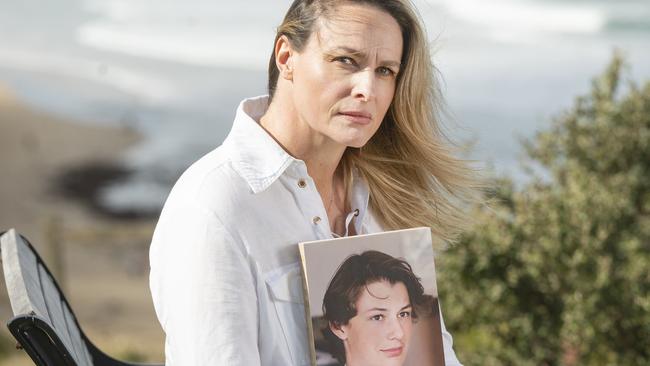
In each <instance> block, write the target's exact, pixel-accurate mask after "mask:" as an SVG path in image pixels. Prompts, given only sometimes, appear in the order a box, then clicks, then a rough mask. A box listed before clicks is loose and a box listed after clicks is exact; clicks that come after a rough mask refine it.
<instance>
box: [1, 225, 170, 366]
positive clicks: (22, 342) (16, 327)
mask: <svg viewBox="0 0 650 366" xmlns="http://www.w3.org/2000/svg"><path fill="white" fill-rule="evenodd" d="M12 231H14V230H13V229H12V230H10V231H3V232H0V238H1V237H3V236H4V235H5V234H8V235H11V234H12ZM13 234H14V235H16V237H17V238H19V239H22V243H24V245H25V246H26V249H27V250H30V251H31V252H32V253H33V254H34V257H35V258H36V263H37V266H41V267H42V268H43V269H44V270H45V272H46V273H47V274H48V275H49V276H50V277H51V278H52V282H53V284H54V286H55V288H56V290H57V292H58V294H59V296H60V299H61V300H62V302H64V303H65V304H66V305H67V306H68V309H70V313H71V314H72V318H73V321H74V324H75V325H76V327H77V329H78V330H79V334H80V337H81V340H82V342H84V344H85V346H86V347H87V348H88V352H89V353H90V356H91V358H92V362H93V365H95V366H143V365H150V366H163V364H157V365H153V364H142V363H129V362H124V361H119V360H116V359H114V358H112V357H110V356H108V355H106V354H105V353H104V352H102V351H101V350H100V349H99V348H97V347H96V346H95V345H94V344H93V343H92V342H91V341H90V339H88V337H87V336H86V334H85V333H84V332H83V330H82V329H81V327H80V326H79V322H78V321H77V317H76V316H75V315H74V312H73V311H72V307H71V306H70V303H69V302H68V300H67V299H66V298H65V295H64V293H63V291H61V288H60V287H59V284H58V283H57V281H56V278H55V277H54V276H53V275H52V273H51V272H50V270H49V268H47V265H46V264H45V262H44V261H43V259H42V258H41V256H40V255H39V254H38V252H37V251H36V249H35V248H34V247H33V245H32V244H31V243H30V242H29V240H27V238H25V237H24V236H22V235H20V234H18V233H17V232H15V231H14V233H13ZM9 240H11V239H9ZM13 241H14V242H15V245H17V246H19V245H21V243H20V240H13ZM17 250H20V248H17ZM5 265H6V264H5V263H3V267H4V266H5ZM9 295H10V300H11V301H12V302H13V301H14V299H12V298H11V292H10V293H9ZM14 315H15V317H13V318H12V319H10V320H9V321H8V322H7V327H8V328H9V331H10V332H11V334H12V335H13V336H14V338H15V339H16V341H17V342H18V344H17V346H19V347H21V348H23V349H24V351H25V352H26V353H27V354H28V355H29V357H30V358H31V359H32V361H34V364H35V365H37V366H77V363H76V362H75V360H74V359H73V357H72V355H71V353H70V350H69V349H68V348H67V347H66V346H65V344H64V343H63V342H62V341H61V337H60V335H59V333H58V332H57V330H56V329H55V328H54V327H53V325H52V324H50V323H49V322H48V321H47V320H46V319H43V318H42V317H40V316H38V315H37V314H35V313H34V312H31V313H29V314H14Z"/></svg>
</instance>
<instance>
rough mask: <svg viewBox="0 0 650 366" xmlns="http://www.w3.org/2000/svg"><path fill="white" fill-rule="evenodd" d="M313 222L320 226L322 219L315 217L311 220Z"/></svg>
mask: <svg viewBox="0 0 650 366" xmlns="http://www.w3.org/2000/svg"><path fill="white" fill-rule="evenodd" d="M311 222H313V223H314V225H318V223H319V222H320V217H319V216H314V218H313V219H311Z"/></svg>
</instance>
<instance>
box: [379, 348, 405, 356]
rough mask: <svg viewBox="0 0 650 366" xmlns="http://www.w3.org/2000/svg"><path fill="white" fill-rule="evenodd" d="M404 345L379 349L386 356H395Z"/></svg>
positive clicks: (400, 352)
mask: <svg viewBox="0 0 650 366" xmlns="http://www.w3.org/2000/svg"><path fill="white" fill-rule="evenodd" d="M403 350H404V347H394V348H386V349H382V350H381V351H382V352H383V353H384V354H385V355H386V356H388V357H397V356H399V355H401V354H402V351H403Z"/></svg>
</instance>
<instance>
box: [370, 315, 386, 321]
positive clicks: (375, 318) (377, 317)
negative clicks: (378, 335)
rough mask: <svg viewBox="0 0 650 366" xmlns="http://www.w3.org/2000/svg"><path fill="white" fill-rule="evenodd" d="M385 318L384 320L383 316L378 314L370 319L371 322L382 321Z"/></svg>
mask: <svg viewBox="0 0 650 366" xmlns="http://www.w3.org/2000/svg"><path fill="white" fill-rule="evenodd" d="M383 318H384V316H383V315H381V314H377V315H374V316H372V317H370V320H382V319H383Z"/></svg>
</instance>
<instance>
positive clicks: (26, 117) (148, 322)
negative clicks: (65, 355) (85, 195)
mask: <svg viewBox="0 0 650 366" xmlns="http://www.w3.org/2000/svg"><path fill="white" fill-rule="evenodd" d="M0 131H1V132H0V168H1V169H2V180H1V185H0V230H7V229H9V228H12V227H13V228H16V229H17V230H18V231H19V232H20V233H22V234H23V235H25V236H26V237H27V238H28V239H30V241H31V242H32V244H34V246H35V247H36V248H37V249H38V250H39V252H40V253H41V255H42V256H43V257H44V258H45V260H46V262H47V263H48V264H49V265H50V267H54V268H51V269H53V272H55V275H56V276H57V279H59V281H60V282H61V283H62V285H63V288H64V291H65V293H66V297H67V298H68V301H69V302H70V303H71V305H72V307H73V310H74V311H75V313H76V315H77V317H78V320H79V322H80V324H81V326H82V328H83V329H84V331H85V332H86V334H87V335H88V336H89V338H90V339H91V340H92V341H93V342H94V343H95V344H96V345H98V346H99V348H100V349H102V350H104V351H105V352H106V353H108V354H110V355H112V356H114V357H118V358H123V359H131V360H141V361H162V360H163V358H164V357H163V342H164V338H163V334H162V331H161V330H160V327H159V325H158V322H157V320H156V317H155V314H154V310H153V305H152V303H151V299H150V295H149V289H148V259H147V256H148V245H149V239H150V237H151V233H152V231H153V227H154V225H155V221H154V220H153V219H130V220H125V219H117V218H111V217H109V216H106V215H100V214H98V213H97V212H96V211H94V210H92V209H90V208H89V207H88V205H84V204H83V202H82V201H81V200H77V199H74V198H71V197H72V195H70V194H68V195H67V196H63V195H61V194H58V191H57V189H56V187H57V181H58V180H60V177H61V176H63V175H64V174H65V172H66V171H70V170H74V169H77V170H78V167H86V168H87V167H93V166H113V165H114V164H115V163H116V162H117V161H118V159H119V157H120V156H121V154H122V153H123V152H124V151H125V149H127V148H128V147H130V146H133V144H135V143H136V142H137V141H138V140H139V136H138V135H137V134H136V133H135V132H133V131H131V130H128V129H120V128H112V127H111V128H109V127H102V126H100V125H97V124H89V123H79V122H75V121H69V120H66V119H64V118H61V117H57V116H52V115H48V114H47V113H44V112H41V111H37V110H34V109H33V108H29V107H27V106H25V105H24V104H22V103H21V102H20V101H19V100H17V98H16V97H14V95H13V94H12V93H11V91H10V90H8V89H7V88H6V87H3V86H2V85H0ZM77 176H79V174H77ZM81 178H83V174H81ZM89 182H90V181H89ZM86 183H88V182H86ZM83 184H84V180H83V179H81V181H80V182H77V186H76V187H83ZM73 193H74V192H73ZM56 263H60V265H56ZM1 282H2V289H0V318H1V319H2V320H3V321H6V320H8V319H9V318H10V317H11V308H10V305H9V301H8V299H7V295H6V289H5V288H4V281H1ZM14 343H15V342H14V341H13V338H11V336H10V334H9V332H8V331H7V329H6V328H5V327H2V331H1V333H0V365H20V364H25V365H27V364H30V362H29V360H28V359H27V358H26V356H24V355H23V352H22V351H16V350H14V349H13V348H14V347H13V345H14Z"/></svg>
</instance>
